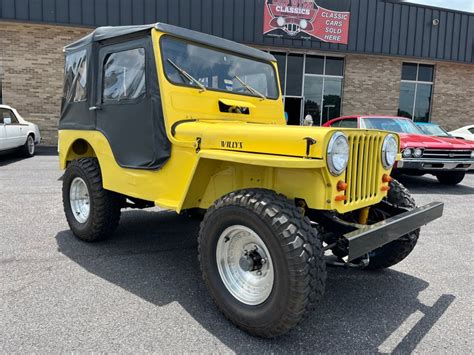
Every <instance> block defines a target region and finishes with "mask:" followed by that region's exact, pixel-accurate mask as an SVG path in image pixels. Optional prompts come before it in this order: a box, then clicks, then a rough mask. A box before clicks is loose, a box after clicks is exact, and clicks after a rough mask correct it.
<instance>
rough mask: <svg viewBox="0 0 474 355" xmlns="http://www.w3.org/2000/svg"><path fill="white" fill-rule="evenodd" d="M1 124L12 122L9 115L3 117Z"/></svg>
mask: <svg viewBox="0 0 474 355" xmlns="http://www.w3.org/2000/svg"><path fill="white" fill-rule="evenodd" d="M3 124H12V119H11V118H10V117H4V118H3Z"/></svg>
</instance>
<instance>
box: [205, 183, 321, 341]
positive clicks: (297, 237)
mask: <svg viewBox="0 0 474 355" xmlns="http://www.w3.org/2000/svg"><path fill="white" fill-rule="evenodd" d="M232 228H237V229H236V230H237V231H239V230H240V231H242V230H244V232H245V233H243V234H242V233H241V234H236V235H233V236H231V237H229V238H228V239H227V238H225V237H226V236H227V235H226V234H225V233H226V231H229V230H231V231H232V230H233V229H232ZM252 233H253V234H252ZM255 235H256V236H257V238H259V242H258V243H256V244H254V245H257V244H258V245H259V246H260V248H259V249H258V250H257V249H253V250H252V251H251V252H250V254H251V253H254V252H255V251H257V252H258V253H261V254H259V256H260V257H262V258H266V260H267V262H266V263H265V264H263V261H262V262H261V263H260V265H261V269H260V270H257V271H255V270H253V271H248V270H247V271H245V270H244V269H243V268H242V263H241V262H242V260H244V261H245V260H248V259H249V257H248V256H247V257H245V255H244V254H245V253H244V252H243V250H240V249H236V250H237V252H236V253H233V254H232V253H229V254H227V256H228V257H232V255H237V258H239V257H240V259H239V263H238V265H239V266H238V267H237V268H234V269H233V270H239V271H241V272H243V273H245V277H244V279H245V280H248V278H246V277H247V276H248V277H253V275H254V274H252V273H257V275H258V272H259V271H263V273H262V275H263V277H265V278H268V277H269V276H268V275H269V274H270V271H269V270H271V272H272V273H273V274H272V275H273V282H272V283H269V285H272V286H271V287H269V286H263V287H262V289H263V290H264V291H262V292H254V293H253V294H254V295H256V299H257V298H258V299H257V300H253V301H254V302H251V301H249V299H250V297H247V298H246V296H245V294H244V293H242V292H241V293H240V296H241V299H239V298H237V297H236V296H235V295H236V294H238V293H236V292H234V293H232V292H231V288H230V287H229V286H227V285H226V283H225V282H226V280H227V282H228V281H229V280H230V278H229V277H227V278H225V277H223V276H222V275H223V273H222V272H223V271H222V270H226V269H225V265H235V264H231V263H225V262H224V260H225V259H220V258H219V260H221V262H220V263H219V265H218V254H217V253H218V252H219V253H220V251H221V250H222V248H223V247H222V245H224V248H225V244H226V243H227V242H229V241H230V244H229V245H237V244H238V243H239V241H242V240H244V241H245V239H244V238H255ZM253 240H256V239H253ZM260 242H261V243H262V244H260ZM198 245H199V246H198V249H199V261H200V265H201V272H202V276H203V279H204V282H205V284H206V286H207V287H208V289H209V292H210V294H211V296H212V298H213V300H214V302H215V303H216V305H217V307H218V308H219V309H220V310H221V312H222V313H223V314H224V315H225V317H227V318H228V319H229V320H230V321H231V322H233V323H234V324H235V325H236V326H237V327H239V328H240V329H242V330H244V331H246V332H248V333H249V334H251V335H254V336H259V337H265V338H270V337H275V336H278V335H281V334H284V333H286V332H288V331H289V330H290V329H291V328H293V327H294V326H296V324H298V322H299V321H300V320H301V319H302V318H303V316H304V315H305V314H307V312H308V311H309V310H311V309H313V308H314V307H315V305H316V303H317V302H318V301H319V300H320V299H321V297H322V295H323V293H324V288H325V282H326V264H325V261H324V259H323V252H322V246H321V241H320V239H319V235H318V232H317V231H316V230H315V229H314V228H312V227H311V224H310V221H309V219H308V218H303V217H302V215H301V213H300V212H299V211H298V210H297V208H296V207H295V205H294V204H293V203H292V202H291V201H290V200H288V199H287V198H286V197H285V196H282V195H277V194H276V193H275V192H273V191H269V190H264V189H248V190H240V191H236V192H232V193H230V194H228V195H225V196H224V197H222V198H220V199H219V200H217V201H216V202H215V203H214V204H213V205H212V206H211V207H210V208H209V209H208V211H207V213H206V215H205V217H204V220H203V221H202V223H201V229H200V232H199V238H198ZM229 248H230V246H229ZM249 249H250V248H249ZM239 250H240V252H239ZM234 251H235V250H234ZM267 253H268V254H267ZM221 254H222V253H220V254H219V255H221ZM262 255H263V256H262ZM252 258H253V257H252ZM255 260H257V261H258V258H256V259H255ZM255 262H256V261H255ZM256 263H257V262H256ZM247 266H248V265H247ZM265 267H267V269H265ZM239 268H240V269H239ZM244 285H246V286H247V285H249V282H244ZM234 291H235V290H234Z"/></svg>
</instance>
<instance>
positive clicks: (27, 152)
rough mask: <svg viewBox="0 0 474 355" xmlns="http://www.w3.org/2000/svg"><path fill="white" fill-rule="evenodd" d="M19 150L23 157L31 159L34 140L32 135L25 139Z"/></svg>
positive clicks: (33, 150) (33, 151) (33, 153)
mask: <svg viewBox="0 0 474 355" xmlns="http://www.w3.org/2000/svg"><path fill="white" fill-rule="evenodd" d="M21 150H22V153H23V155H24V156H26V157H32V156H33V155H35V139H34V137H33V135H31V134H30V135H29V136H28V137H26V142H25V144H24V145H23V147H22V148H21Z"/></svg>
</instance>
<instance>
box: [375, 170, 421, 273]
mask: <svg viewBox="0 0 474 355" xmlns="http://www.w3.org/2000/svg"><path fill="white" fill-rule="evenodd" d="M387 200H388V202H390V203H391V204H393V205H396V206H399V207H404V208H408V209H413V208H415V206H416V205H415V200H414V199H413V197H412V196H411V195H410V192H409V191H408V190H407V189H406V188H405V187H404V186H403V185H402V184H401V183H399V182H398V181H397V180H395V179H394V180H392V181H391V182H390V190H388V194H387ZM388 217H391V216H390V215H389V214H388V213H386V212H384V211H381V210H380V209H377V207H376V206H374V207H371V209H370V212H369V221H370V223H376V222H380V221H382V220H384V219H386V218H388ZM419 235H420V229H417V230H415V231H413V232H410V233H408V234H405V235H404V236H402V237H400V238H399V239H396V240H394V241H392V242H390V243H388V244H385V245H384V246H382V247H380V248H378V249H375V250H373V251H372V252H370V253H369V257H370V262H369V265H368V266H367V268H368V269H372V270H376V269H385V268H388V267H390V266H393V265H395V264H398V263H399V262H400V261H402V260H403V259H405V258H406V257H407V256H408V254H410V253H411V252H412V250H413V248H415V245H416V242H417V241H418V236H419Z"/></svg>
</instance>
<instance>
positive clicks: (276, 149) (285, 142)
mask: <svg viewBox="0 0 474 355" xmlns="http://www.w3.org/2000/svg"><path fill="white" fill-rule="evenodd" d="M336 131H343V132H344V133H345V134H346V135H349V134H354V135H363V134H367V133H370V134H380V135H382V136H386V135H387V133H386V132H383V131H378V133H377V131H374V130H370V131H367V130H365V133H364V131H363V130H359V129H335V128H325V127H306V126H287V125H270V124H256V123H244V122H229V121H216V122H211V121H191V122H190V121H181V122H178V123H177V124H175V125H174V126H173V129H172V134H173V136H174V138H176V139H177V140H178V141H180V142H183V143H184V142H193V141H195V142H196V140H197V137H199V149H203V150H204V149H213V150H214V149H219V150H228V151H241V152H248V153H259V154H271V155H281V156H293V157H307V158H316V159H323V158H324V157H325V156H326V147H327V144H328V141H329V139H330V138H331V136H332V135H333V134H334V133H335V132H336ZM308 141H312V144H311V145H310V147H309V152H308V151H307V149H308ZM196 144H197V143H196ZM307 153H309V154H308V155H307Z"/></svg>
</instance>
